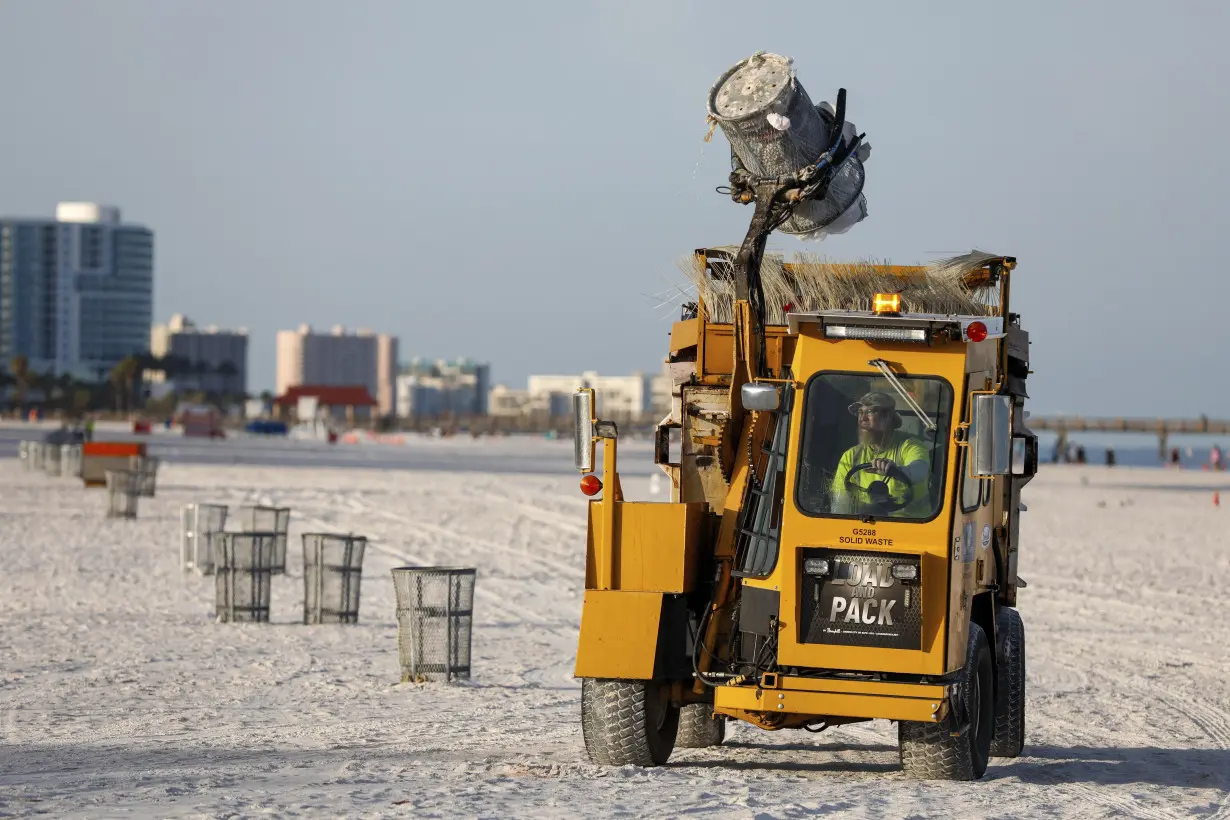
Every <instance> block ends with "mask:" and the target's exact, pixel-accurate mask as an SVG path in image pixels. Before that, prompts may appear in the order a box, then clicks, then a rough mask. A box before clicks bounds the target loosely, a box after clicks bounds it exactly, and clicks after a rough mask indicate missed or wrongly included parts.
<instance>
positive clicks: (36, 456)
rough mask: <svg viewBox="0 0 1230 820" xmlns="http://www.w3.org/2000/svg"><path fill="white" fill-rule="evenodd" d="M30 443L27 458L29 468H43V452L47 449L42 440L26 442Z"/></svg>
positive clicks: (27, 467)
mask: <svg viewBox="0 0 1230 820" xmlns="http://www.w3.org/2000/svg"><path fill="white" fill-rule="evenodd" d="M26 443H27V444H28V445H29V449H28V451H27V452H28V457H27V459H26V469H27V470H40V471H41V470H42V469H43V452H44V451H45V450H46V449H47V448H46V446H44V444H43V442H41V441H30V442H26Z"/></svg>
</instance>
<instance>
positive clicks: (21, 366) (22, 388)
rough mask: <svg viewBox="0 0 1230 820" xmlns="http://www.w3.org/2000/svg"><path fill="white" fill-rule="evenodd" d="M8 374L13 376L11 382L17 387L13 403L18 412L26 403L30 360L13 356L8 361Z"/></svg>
mask: <svg viewBox="0 0 1230 820" xmlns="http://www.w3.org/2000/svg"><path fill="white" fill-rule="evenodd" d="M9 372H10V373H12V374H13V381H14V383H15V384H16V385H17V395H16V396H15V397H14V403H15V404H16V405H17V409H18V411H20V410H21V407H22V405H23V404H25V403H26V388H28V387H29V386H30V360H29V359H27V358H26V357H25V356H14V357H13V358H12V359H10V360H9Z"/></svg>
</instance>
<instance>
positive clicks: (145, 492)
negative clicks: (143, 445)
mask: <svg viewBox="0 0 1230 820" xmlns="http://www.w3.org/2000/svg"><path fill="white" fill-rule="evenodd" d="M128 469H129V470H131V471H132V472H133V473H134V474H136V476H137V492H138V493H139V494H140V495H141V497H142V498H153V497H154V491H155V490H156V489H157V483H158V459H157V458H154V457H153V456H131V457H129V459H128Z"/></svg>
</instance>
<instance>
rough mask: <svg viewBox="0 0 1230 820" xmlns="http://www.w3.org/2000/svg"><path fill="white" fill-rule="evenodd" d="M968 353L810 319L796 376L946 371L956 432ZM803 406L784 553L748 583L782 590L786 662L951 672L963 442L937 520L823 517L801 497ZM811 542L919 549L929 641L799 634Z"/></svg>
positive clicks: (952, 456) (795, 435)
mask: <svg viewBox="0 0 1230 820" xmlns="http://www.w3.org/2000/svg"><path fill="white" fill-rule="evenodd" d="M965 356H966V345H964V344H961V343H951V344H945V345H938V346H934V347H925V346H921V345H908V344H884V343H876V344H870V343H867V342H862V341H855V340H840V341H831V340H827V339H824V338H822V337H821V336H820V335H818V333H817V329H816V328H814V327H811V326H805V327H804V328H803V329H802V331H801V332H800V334H799V336H798V341H797V345H796V347H795V351H794V359H793V372H794V375H795V378H796V379H798V380H799V381H801V382H806V381H807V379H808V378H810V377H811V376H812V375H813V374H815V373H816V372H818V371H822V370H838V371H849V372H856V373H868V374H871V375H875V374H877V373H878V371H877V370H876V369H875V368H873V367H872V366H870V365H869V364H868V361H869V360H871V359H875V358H883V359H885V360H887V361H889V362H891V363H892V364H893V366H894V368H895V369H896V370H897V372H899V373H900V372H903V371H904V372H905V373H906V374H908V375H910V376H939V377H941V378H943V379H946V380H947V381H948V382H949V384H950V385H951V386H952V393H953V415H952V418H951V419H950V420H949V432H950V436H951V431H952V430H953V429H955V426H956V424H957V423H958V421H959V418H960V410H961V405H962V402H961V392H962V389H963V385H964V383H965ZM795 407H796V408H797V410H796V412H795V413H794V414H793V418H792V423H791V430H790V448H789V451H790V452H791V453H792V454H796V455H795V456H794V457H793V458H791V459H790V460H789V461H788V462H787V467H786V486H787V488H788V490H787V498H786V503H785V505H784V510H783V515H782V541H781V553H780V557H779V560H778V562H777V567H776V568H775V569H774V572H773V574H772V575H770V576H769V577H768V578H765V579H759V580H755V581H748V582H746V583H747V584H748V585H751V586H758V587H765V588H768V589H776V590H780V592H781V620H782V621H783V629H782V631H781V633H780V635H779V639H778V641H779V643H778V660H779V662H780V663H781V664H782V665H785V666H801V667H809V668H817V667H820V668H827V669H851V670H861V671H877V672H909V673H918V674H930V675H938V674H943V673H944V672H946V671H948V666H947V664H946V663H945V661H946V657H945V651H944V650H945V646H944V644H945V640H944V630H945V627H946V625H947V623H948V612H947V606H946V604H947V598H948V596H947V592H948V590H947V587H948V580H949V579H948V573H949V560H948V557H949V546H950V538H951V533H952V522H953V516H952V508H953V506H954V492H955V490H954V482H955V478H956V470H957V463H958V458H957V456H956V448H955V446H954V445H952V444H951V441H950V442H949V445H948V456H947V464H946V467H945V494H944V495H945V501H944V506H943V507H942V508H941V512H940V514H939V515H938V516H937V517H936V518H935V519H933V520H932V521H929V522H926V523H907V522H901V521H892V520H891V519H882V520H880V521H877V522H876V523H875V524H874V525H872V526H868V525H866V524H863V523H862V522H860V521H857V520H854V519H844V518H816V517H812V516H808V515H804V514H803V513H802V512H800V510H799V509H798V507H797V506H796V504H795V501H794V488H795V487H796V485H797V483H798V469H799V465H798V457H797V453H799V452H800V446H799V445H800V439H801V437H802V429H803V417H804V415H805V413H806V400H805V395H804V394H803V391H800V393H799V395H798V396H797V398H796V404H795ZM867 530H874V533H875V534H874V540H875V541H876V543H874V544H869V543H867V540H868V537H867V536H866V531H867ZM856 531H857V532H856ZM811 546H817V547H835V548H843V547H846V548H850V549H857V550H868V551H883V552H895V553H905V554H918V555H919V556H920V571H921V574H922V579H921V581H922V583H921V588H922V593H923V598H922V614H923V626H922V645H921V648H920V649H918V650H904V649H881V648H872V647H847V646H833V645H828V644H805V643H802V642H801V641H800V640H799V638H800V634H799V627H800V624H799V620H800V614H801V612H802V606H801V602H800V601H799V589H800V586H801V585H800V580H801V579H800V578H799V571H800V568H799V566H798V561H797V560H796V558H795V554H796V553H795V551H796V550H797V549H799V548H800V547H811ZM774 708H776V707H774ZM834 714H837V713H834Z"/></svg>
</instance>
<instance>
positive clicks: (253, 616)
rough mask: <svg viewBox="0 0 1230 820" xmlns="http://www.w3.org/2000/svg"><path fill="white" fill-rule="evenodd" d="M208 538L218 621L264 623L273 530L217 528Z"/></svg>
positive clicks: (267, 599) (272, 551)
mask: <svg viewBox="0 0 1230 820" xmlns="http://www.w3.org/2000/svg"><path fill="white" fill-rule="evenodd" d="M210 540H211V541H212V542H213V546H214V562H215V567H214V571H215V575H214V589H215V604H216V609H217V619H218V622H219V623H232V622H243V621H247V622H256V623H268V622H269V597H270V589H271V586H272V584H271V582H270V579H271V576H272V574H273V553H274V549H275V546H276V544H277V533H272V532H219V533H215V534H214V535H213V536H212V538H211V539H210Z"/></svg>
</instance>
